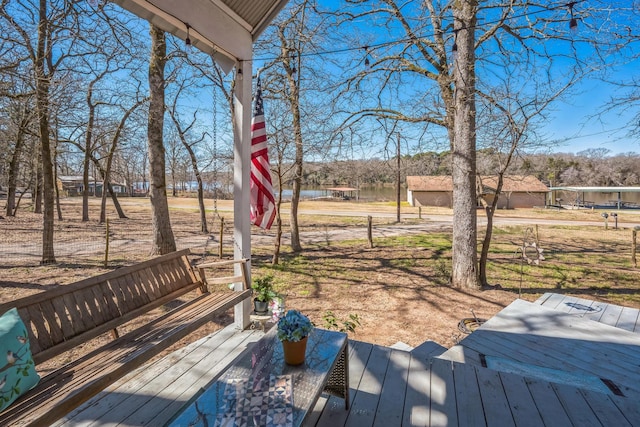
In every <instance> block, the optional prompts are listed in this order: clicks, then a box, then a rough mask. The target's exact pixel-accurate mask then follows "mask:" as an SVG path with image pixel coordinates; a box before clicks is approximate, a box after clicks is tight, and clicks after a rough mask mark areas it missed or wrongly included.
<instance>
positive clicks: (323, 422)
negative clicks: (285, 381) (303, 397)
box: [294, 341, 373, 427]
mask: <svg viewBox="0 0 640 427" xmlns="http://www.w3.org/2000/svg"><path fill="white" fill-rule="evenodd" d="M372 350H373V344H369V343H364V342H361V341H356V342H355V343H354V352H353V353H352V354H351V357H350V359H349V397H350V398H351V399H352V400H353V399H356V398H357V396H358V389H359V387H360V381H361V380H362V376H363V375H364V372H365V369H366V366H367V363H368V360H369V357H370V355H371V352H372ZM294 398H295V397H294ZM348 416H349V412H348V411H345V410H344V401H343V400H342V399H340V398H339V397H336V396H331V397H330V398H329V399H328V400H327V402H326V405H325V407H324V410H323V411H322V414H321V415H320V419H319V420H318V422H317V423H316V425H317V426H326V427H335V426H342V425H345V423H346V422H347V417H348Z"/></svg>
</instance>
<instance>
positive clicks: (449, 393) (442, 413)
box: [429, 359, 458, 427]
mask: <svg viewBox="0 0 640 427" xmlns="http://www.w3.org/2000/svg"><path fill="white" fill-rule="evenodd" d="M454 391H455V384H454V379H453V363H452V362H450V361H448V360H444V359H433V360H432V361H431V391H430V395H429V397H430V398H431V413H430V425H431V426H432V427H445V426H455V425H458V412H457V405H456V399H455V393H454Z"/></svg>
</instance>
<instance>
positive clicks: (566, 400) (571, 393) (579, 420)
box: [552, 384, 599, 427]
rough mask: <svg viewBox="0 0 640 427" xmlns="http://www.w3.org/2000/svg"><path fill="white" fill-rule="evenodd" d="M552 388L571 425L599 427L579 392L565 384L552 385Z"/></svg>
mask: <svg viewBox="0 0 640 427" xmlns="http://www.w3.org/2000/svg"><path fill="white" fill-rule="evenodd" d="M552 387H553V388H554V389H555V391H556V395H557V396H558V399H560V402H561V403H562V406H563V407H564V410H565V412H566V413H567V415H568V416H569V418H570V419H571V422H572V423H573V425H575V426H591V427H594V426H596V425H599V423H598V421H597V418H596V416H595V414H594V413H593V411H592V410H591V407H590V406H589V404H587V402H586V400H584V397H583V396H582V394H580V390H578V389H577V388H575V387H570V386H568V385H565V384H553V385H552ZM596 423H598V424H596Z"/></svg>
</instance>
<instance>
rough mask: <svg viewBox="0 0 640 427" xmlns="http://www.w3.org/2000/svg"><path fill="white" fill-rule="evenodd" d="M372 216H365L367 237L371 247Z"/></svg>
mask: <svg viewBox="0 0 640 427" xmlns="http://www.w3.org/2000/svg"><path fill="white" fill-rule="evenodd" d="M372 228H373V218H372V217H371V215H368V216H367V239H368V240H369V248H373V232H372Z"/></svg>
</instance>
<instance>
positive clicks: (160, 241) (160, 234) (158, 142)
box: [147, 25, 176, 255]
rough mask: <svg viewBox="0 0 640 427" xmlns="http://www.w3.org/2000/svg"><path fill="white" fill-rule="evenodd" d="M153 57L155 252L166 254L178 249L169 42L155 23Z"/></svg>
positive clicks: (150, 126)
mask: <svg viewBox="0 0 640 427" xmlns="http://www.w3.org/2000/svg"><path fill="white" fill-rule="evenodd" d="M150 34H151V57H150V60H149V95H150V101H149V121H148V126H147V139H148V144H149V165H150V169H151V171H150V175H151V183H150V184H151V186H150V193H149V195H150V200H151V214H152V219H151V223H152V227H153V247H152V249H151V253H152V254H153V255H164V254H167V253H169V252H173V251H175V250H176V242H175V239H174V236H173V230H172V229H171V219H170V217H169V203H168V201H167V185H166V176H165V150H164V140H163V125H164V109H165V105H164V86H165V81H164V66H165V63H166V60H167V58H166V51H167V45H166V41H165V35H164V32H163V31H162V30H160V29H159V28H157V27H155V26H154V25H151V29H150Z"/></svg>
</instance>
